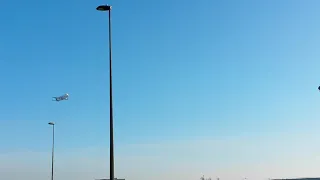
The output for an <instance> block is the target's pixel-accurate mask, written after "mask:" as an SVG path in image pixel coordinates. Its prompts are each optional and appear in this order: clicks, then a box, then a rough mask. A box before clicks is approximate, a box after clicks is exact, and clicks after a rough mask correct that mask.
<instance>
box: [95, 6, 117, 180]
mask: <svg viewBox="0 0 320 180" xmlns="http://www.w3.org/2000/svg"><path fill="white" fill-rule="evenodd" d="M96 9H97V10H98V11H108V14H109V73H110V74H109V78H110V79H109V83H110V85H109V87H110V90H109V91H110V94H109V96H110V97H109V99H110V102H109V103H110V180H114V146H113V104H112V56H111V6H109V5H101V6H98V7H97V8H96Z"/></svg>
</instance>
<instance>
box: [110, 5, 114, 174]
mask: <svg viewBox="0 0 320 180" xmlns="http://www.w3.org/2000/svg"><path fill="white" fill-rule="evenodd" d="M109 68H110V69H109V71H110V81H109V82H110V180H114V151H113V149H114V147H113V104H112V58H111V8H110V10H109Z"/></svg>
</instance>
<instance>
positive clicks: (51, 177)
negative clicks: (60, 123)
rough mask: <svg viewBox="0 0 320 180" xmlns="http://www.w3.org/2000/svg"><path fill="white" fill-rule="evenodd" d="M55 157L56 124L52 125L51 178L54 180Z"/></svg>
mask: <svg viewBox="0 0 320 180" xmlns="http://www.w3.org/2000/svg"><path fill="white" fill-rule="evenodd" d="M53 157H54V124H53V125H52V156H51V180H53Z"/></svg>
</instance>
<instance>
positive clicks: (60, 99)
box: [52, 93, 69, 101]
mask: <svg viewBox="0 0 320 180" xmlns="http://www.w3.org/2000/svg"><path fill="white" fill-rule="evenodd" d="M52 98H54V99H52V101H62V100H68V99H69V94H68V93H66V94H64V95H62V96H59V97H52Z"/></svg>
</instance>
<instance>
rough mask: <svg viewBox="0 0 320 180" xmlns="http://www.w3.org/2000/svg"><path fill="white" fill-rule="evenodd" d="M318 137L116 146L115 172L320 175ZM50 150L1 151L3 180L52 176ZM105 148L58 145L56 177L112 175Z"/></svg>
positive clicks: (226, 177)
mask: <svg viewBox="0 0 320 180" xmlns="http://www.w3.org/2000/svg"><path fill="white" fill-rule="evenodd" d="M316 143H317V139H316V138H315V137H314V136H313V135H312V133H310V134H304V135H296V134H293V135H292V134H288V133H287V134H277V135H276V136H273V137H271V136H269V137H262V136H260V137H249V136H242V137H238V136H237V137H224V138H216V139H212V138H211V139H209V140H208V139H205V138H200V137H198V139H190V140H189V141H177V142H176V141H170V142H169V141H162V142H155V143H153V144H126V145H124V144H121V145H118V146H117V144H115V145H116V146H115V176H116V177H117V178H125V179H127V180H150V179H152V180H163V179H175V180H177V179H181V180H182V179H183V180H199V178H200V177H201V176H202V175H204V176H205V177H211V178H212V179H216V178H217V177H219V178H220V180H234V179H238V180H242V179H243V178H247V179H248V180H250V179H255V180H258V179H261V180H266V179H268V178H296V177H317V176H320V171H319V166H320V155H319V152H320V151H319V146H318V145H316ZM50 153H51V151H50V150H48V152H32V151H22V150H21V151H15V152H1V153H0V179H1V180H21V179H28V180H29V179H30V180H31V179H32V180H45V179H50V171H51V169H50V168H51V161H50V158H51V154H50ZM108 155H109V151H108V148H105V147H88V148H79V149H59V148H57V150H56V152H55V180H67V179H77V180H93V179H97V178H108V176H109V166H108V165H109V157H108Z"/></svg>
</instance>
